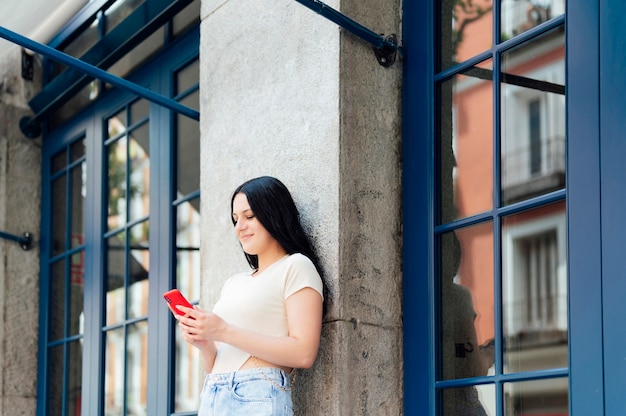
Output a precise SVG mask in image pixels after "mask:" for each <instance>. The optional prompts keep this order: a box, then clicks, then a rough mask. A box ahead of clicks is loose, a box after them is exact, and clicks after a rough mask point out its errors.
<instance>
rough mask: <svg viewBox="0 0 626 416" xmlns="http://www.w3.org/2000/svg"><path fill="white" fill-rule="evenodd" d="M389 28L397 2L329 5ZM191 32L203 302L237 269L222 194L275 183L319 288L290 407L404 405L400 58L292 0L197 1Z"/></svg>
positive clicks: (380, 409)
mask: <svg viewBox="0 0 626 416" xmlns="http://www.w3.org/2000/svg"><path fill="white" fill-rule="evenodd" d="M326 4H328V5H329V6H331V7H333V8H335V9H337V10H341V11H342V12H343V13H344V14H346V15H348V16H350V17H351V18H352V19H354V20H356V21H357V22H359V23H361V24H363V25H364V26H366V27H368V28H370V29H371V30H373V31H374V32H376V33H385V34H389V33H400V2H399V1H397V0H394V1H389V2H382V1H380V0H344V1H342V2H341V4H339V3H338V2H337V1H335V2H327V3H326ZM201 18H202V28H201V49H200V56H201V80H200V82H201V91H202V98H201V133H202V143H201V157H202V171H201V189H202V209H201V212H202V229H203V230H204V232H203V239H202V245H201V247H202V248H201V256H202V273H203V282H202V283H203V291H202V293H203V296H202V301H203V302H202V303H203V306H204V307H207V308H210V307H211V306H212V305H213V303H214V302H215V300H216V299H217V296H218V294H219V289H220V287H221V285H222V283H223V281H224V280H225V279H226V278H227V277H228V276H229V275H231V274H232V273H234V272H237V271H241V270H244V269H245V268H247V267H248V266H247V264H246V263H245V261H244V258H243V255H242V253H241V249H240V247H239V245H238V243H237V241H236V239H235V237H234V235H233V231H232V225H231V223H230V216H229V215H230V213H229V209H230V207H229V202H230V194H231V192H232V190H233V189H234V188H235V187H236V186H237V185H239V184H240V183H241V182H243V181H245V180H247V179H249V178H252V177H255V176H260V175H265V174H268V175H273V176H276V177H278V178H279V179H281V180H282V181H284V182H285V184H286V185H287V187H289V188H290V190H291V191H292V193H293V194H294V198H295V199H296V203H297V204H298V205H299V208H300V210H301V212H302V215H303V219H304V221H305V223H306V225H307V226H308V227H309V229H310V231H311V233H312V235H313V237H314V239H315V242H316V244H317V247H318V249H319V251H320V254H321V257H322V260H323V263H324V266H325V272H326V273H325V279H326V282H327V284H328V286H329V288H330V296H329V299H328V306H329V308H328V311H327V313H326V315H325V319H324V327H323V340H322V349H321V352H320V356H319V358H318V361H317V363H316V365H315V366H314V368H313V369H311V370H308V371H299V372H298V374H297V381H296V391H295V393H294V401H295V406H296V414H298V415H329V414H330V415H398V414H402V389H403V385H402V317H401V312H402V311H401V292H402V291H401V281H402V273H401V210H400V207H401V183H400V175H401V170H400V167H401V126H400V112H401V109H400V101H401V98H400V86H401V72H400V70H401V63H396V64H395V65H394V66H392V67H391V68H384V67H382V66H380V65H379V64H378V63H377V61H376V59H375V57H374V54H373V52H372V50H371V47H370V45H369V44H367V43H365V42H364V41H362V40H361V39H358V38H356V37H354V36H353V35H352V34H349V33H347V32H345V31H344V30H342V29H340V28H339V27H338V26H337V25H335V24H334V23H332V22H330V21H328V20H327V19H325V18H323V17H322V16H319V15H317V14H316V13H315V12H313V11H311V10H309V9H308V8H306V7H304V6H303V5H301V4H299V3H297V2H296V1H294V0H281V1H278V0H268V1H264V2H256V1H251V0H226V1H208V0H205V1H204V2H203V4H202V13H201Z"/></svg>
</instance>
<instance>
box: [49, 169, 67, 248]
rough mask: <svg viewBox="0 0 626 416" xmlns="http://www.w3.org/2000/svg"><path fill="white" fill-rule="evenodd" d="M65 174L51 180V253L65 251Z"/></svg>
mask: <svg viewBox="0 0 626 416" xmlns="http://www.w3.org/2000/svg"><path fill="white" fill-rule="evenodd" d="M66 178H67V177H66V175H61V176H59V177H58V178H56V179H55V180H54V181H53V182H52V192H51V194H52V195H51V196H52V220H51V221H50V223H51V226H52V247H51V248H52V255H53V256H56V255H58V254H60V253H62V252H64V251H65V249H66V248H67V247H66V234H67V230H66V228H67V227H66V225H67V222H66V218H67V183H66Z"/></svg>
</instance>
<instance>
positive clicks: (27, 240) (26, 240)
mask: <svg viewBox="0 0 626 416" xmlns="http://www.w3.org/2000/svg"><path fill="white" fill-rule="evenodd" d="M0 238H4V239H5V240H11V241H15V242H16V243H18V244H19V245H20V247H22V249H23V250H30V249H31V248H32V247H33V235H32V234H31V233H29V232H26V233H24V236H23V237H20V236H17V235H14V234H9V233H5V232H4V231H0Z"/></svg>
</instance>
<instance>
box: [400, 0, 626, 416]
mask: <svg viewBox="0 0 626 416" xmlns="http://www.w3.org/2000/svg"><path fill="white" fill-rule="evenodd" d="M441 3H447V4H448V5H450V4H454V3H455V2H443V1H427V2H422V3H419V4H418V3H415V2H406V3H405V4H404V9H403V12H404V19H403V20H404V21H405V22H406V24H405V25H404V33H403V48H404V50H405V59H404V65H405V67H404V95H403V96H404V104H403V106H404V112H405V113H404V117H403V120H404V130H403V131H404V140H403V143H404V144H403V146H404V148H403V153H404V157H403V181H404V183H403V189H404V200H403V211H404V216H403V221H404V230H405V232H404V235H405V241H404V248H403V250H404V299H405V309H404V314H405V316H404V321H403V322H404V335H405V336H404V350H405V354H404V366H405V395H404V397H405V402H404V404H405V408H404V411H405V413H406V414H431V415H441V414H449V413H444V411H443V406H442V402H441V401H440V397H441V396H440V395H439V393H440V392H441V391H445V389H447V388H454V387H462V386H469V385H492V386H494V389H495V396H496V403H495V409H496V413H495V414H497V415H504V414H518V413H514V412H512V411H511V409H510V408H507V407H506V391H505V390H503V387H502V386H504V385H505V383H506V382H507V381H518V380H520V381H521V380H530V379H533V378H536V379H541V378H547V379H553V378H554V377H557V379H558V378H562V377H565V376H566V377H567V380H568V391H569V398H568V400H569V404H568V407H569V409H568V410H567V411H568V412H571V413H572V414H589V415H591V414H594V415H596V414H597V415H601V414H621V413H623V409H624V401H625V399H624V397H623V394H621V395H620V393H618V391H622V390H620V389H621V387H620V384H621V383H620V382H619V379H620V377H621V376H620V375H619V374H623V372H624V368H623V366H624V361H623V359H622V358H623V353H622V352H618V349H619V348H617V346H619V345H623V344H624V340H623V334H624V331H623V330H622V329H621V328H620V325H619V324H618V322H620V321H621V319H616V318H617V317H618V316H619V317H621V316H622V315H623V312H624V307H623V301H620V300H619V299H623V298H624V294H625V291H626V287H625V285H624V282H623V278H622V277H623V266H622V269H619V265H618V263H620V261H618V259H621V257H623V256H621V257H620V255H619V254H617V251H619V250H620V247H623V246H624V237H623V235H624V233H623V230H624V227H623V226H622V224H623V217H624V216H623V212H624V201H626V198H624V195H623V194H624V191H623V190H624V187H623V186H621V187H620V186H618V184H617V183H616V182H615V181H616V179H618V180H619V178H620V176H621V175H619V174H618V172H619V168H618V164H619V163H620V162H618V160H621V159H622V157H621V155H623V154H624V153H625V151H626V149H624V141H623V140H612V139H611V138H608V139H607V138H606V137H605V134H609V135H612V136H611V137H613V138H617V137H621V133H622V132H623V130H624V125H623V117H621V118H620V117H617V116H616V114H623V109H624V103H623V100H621V101H620V100H619V99H618V98H617V97H618V96H620V95H623V93H624V88H623V87H621V85H623V83H620V82H618V81H617V79H616V78H615V77H616V76H617V73H619V71H620V69H619V68H622V67H623V62H624V52H623V50H622V49H623V48H619V47H618V46H617V45H618V44H620V42H622V41H623V39H624V35H625V32H624V30H623V28H622V27H621V26H620V25H619V24H618V23H617V22H618V21H619V19H620V16H623V15H624V12H626V10H624V6H623V5H622V4H621V3H619V2H616V1H613V0H605V1H601V2H599V3H598V2H596V3H593V2H585V1H583V0H568V1H567V14H566V16H563V17H557V18H554V19H552V20H548V21H547V23H545V22H544V23H543V24H541V25H538V26H536V27H535V28H534V29H531V30H529V31H526V32H520V34H519V35H518V36H517V38H511V39H498V38H497V36H496V37H495V39H496V40H495V41H494V43H493V45H495V46H492V47H489V46H487V47H486V48H484V50H478V51H476V53H475V55H474V56H473V58H471V59H469V61H461V62H459V63H453V64H452V65H449V66H446V65H443V66H442V65H441V57H440V52H441V51H440V48H441V42H442V39H441V35H440V33H439V30H440V29H439V28H440V26H439V21H440V20H439V19H440V18H439V7H440V6H441ZM474 3H477V2H474ZM478 3H480V2H478ZM502 3H504V2H499V3H498V4H497V5H496V6H495V7H494V9H495V11H496V12H499V10H500V9H501V7H500V6H501V5H502ZM520 3H521V2H520ZM618 3H619V4H618ZM499 24H500V23H499V20H498V19H494V25H495V26H494V27H495V29H494V33H497V34H498V36H499V33H501V30H500V29H501V28H500V27H499V26H498V25H499ZM444 26H445V23H444ZM559 26H564V27H565V49H566V51H567V53H566V57H565V75H566V84H564V85H566V88H565V89H564V92H566V104H567V113H566V114H567V118H566V121H565V123H566V124H565V125H566V131H567V153H566V157H565V159H564V161H565V169H566V171H567V187H566V188H561V189H557V190H554V191H551V192H549V193H547V194H543V195H540V196H535V197H530V198H527V199H523V200H521V202H520V201H515V202H513V201H512V203H511V204H510V205H508V204H506V203H502V201H503V200H502V199H501V198H499V197H498V196H497V195H496V197H494V204H493V207H495V208H489V209H477V210H476V212H474V213H473V215H471V216H470V217H461V218H458V219H457V218H452V219H444V220H442V219H441V216H440V214H441V209H440V205H439V204H441V200H442V195H441V194H442V192H443V191H442V188H441V184H440V180H441V179H440V178H441V175H440V173H441V170H440V169H441V163H443V162H442V161H441V159H440V154H441V150H440V147H439V146H440V137H441V130H440V127H439V126H440V123H441V118H440V117H441V116H440V114H439V112H440V106H441V101H440V98H439V94H440V83H441V81H444V82H445V80H448V79H451V78H452V77H454V76H456V74H461V73H463V71H464V70H465V69H466V68H470V67H471V66H475V65H477V64H479V63H481V62H485V60H486V59H489V58H492V59H494V61H492V62H490V65H492V67H494V68H495V69H494V70H493V74H491V75H490V77H491V80H490V81H489V82H492V83H493V88H494V95H493V99H494V105H493V107H492V109H491V110H488V111H493V114H494V119H493V124H492V125H493V126H494V128H493V132H494V133H493V135H494V141H493V142H494V145H493V149H495V150H494V152H493V153H492V154H501V150H502V149H501V148H498V146H500V144H501V142H500V140H499V136H500V135H501V134H503V131H504V130H503V129H505V128H506V126H504V125H503V124H502V123H504V122H503V121H502V120H504V117H502V118H500V116H499V115H498V114H497V113H498V111H500V110H501V109H502V105H501V102H499V101H498V100H500V99H501V95H500V93H499V91H498V89H502V88H503V84H502V81H503V79H502V78H503V77H505V75H503V72H506V71H500V70H499V68H500V67H499V64H500V63H502V62H503V59H506V58H503V54H504V53H506V51H508V50H512V49H509V48H510V47H512V46H514V45H513V43H515V42H519V45H522V44H523V43H525V42H526V41H527V40H530V39H531V38H533V37H535V36H536V35H540V32H541V33H547V31H549V30H553V29H555V28H557V27H559ZM447 27H449V26H447ZM601 28H602V29H601ZM600 46H603V47H600ZM498 60H501V61H500V62H497V61H498ZM464 62H465V63H464ZM464 65H465V66H464ZM600 67H603V68H604V71H603V72H601V71H600ZM482 69H484V68H482ZM601 74H602V76H601ZM483 79H484V78H483ZM605 81H606V82H605ZM616 83H617V84H619V85H620V87H617V88H616ZM601 85H604V87H602V88H601ZM504 88H506V86H505V87H504ZM609 90H610V91H609ZM528 98H529V99H530V100H531V102H532V100H533V99H535V98H533V97H532V94H529V96H528ZM616 109H620V110H616ZM539 113H540V114H544V112H543V111H540V112H539ZM535 114H536V112H535ZM604 120H606V121H608V123H606V121H604ZM526 122H527V123H528V122H529V119H526ZM534 122H535V123H537V122H538V123H539V125H541V120H536V119H535V120H534ZM601 122H602V124H601ZM601 125H602V128H601V127H600V126H601ZM535 128H537V126H535ZM539 130H541V127H539ZM535 132H536V130H535ZM601 154H602V158H601V157H600V156H601ZM601 161H602V163H601ZM504 163H505V162H503V161H502V160H501V159H500V160H497V159H495V158H494V160H493V163H491V164H489V165H490V166H493V167H494V174H493V175H494V177H490V178H488V179H487V180H488V181H491V182H492V183H494V189H495V190H496V191H495V193H496V194H497V193H498V190H500V191H501V189H500V187H499V185H500V183H499V181H500V180H501V177H502V172H501V170H499V169H498V167H501V166H502V164H504ZM535 163H536V165H535V167H538V166H539V165H540V161H536V162H535ZM459 169H460V168H459ZM494 178H495V179H494ZM601 184H602V186H601ZM601 189H602V190H603V191H601ZM501 196H502V195H501ZM559 201H566V204H567V208H566V222H565V225H566V237H565V240H566V249H567V304H568V318H567V323H568V328H567V329H568V333H567V334H568V336H567V338H568V341H567V363H566V366H565V367H557V368H552V369H550V370H547V371H544V370H542V371H538V372H535V371H528V372H526V371H523V372H519V373H517V372H516V373H507V372H503V371H502V370H503V369H504V364H505V363H504V347H505V344H504V343H503V342H502V339H503V337H504V335H505V334H504V333H503V326H502V325H503V321H504V318H503V316H504V313H505V312H504V311H503V303H502V296H503V294H504V290H505V289H504V288H503V285H502V275H503V273H505V269H504V268H503V267H502V266H503V262H505V261H506V258H505V257H504V255H503V254H502V251H501V247H502V244H503V243H504V240H505V237H504V236H503V234H502V232H501V230H502V229H503V228H504V227H505V226H506V223H505V222H504V221H500V219H505V217H506V216H508V215H509V214H510V213H513V212H520V213H521V212H523V211H524V210H526V209H527V208H536V207H540V206H544V205H546V204H547V203H559ZM518 209H520V210H519V211H518ZM618 211H619V212H621V214H618ZM488 217H490V218H488ZM492 220H493V222H492V223H493V224H494V227H495V228H496V231H495V232H493V233H492V235H493V241H492V242H491V244H492V245H493V247H494V250H493V251H492V253H491V256H492V259H493V260H492V263H493V266H492V268H493V270H494V272H493V276H492V278H493V281H494V295H493V298H494V300H495V305H494V314H495V317H494V320H495V322H496V325H495V334H496V341H495V344H496V345H495V348H496V351H497V352H496V357H495V361H496V363H495V367H496V372H495V375H487V376H480V377H470V378H463V377H461V378H455V377H452V378H451V379H450V380H447V379H444V380H442V378H441V356H440V354H441V353H440V350H439V348H441V347H440V342H441V341H440V340H441V336H440V333H439V330H440V326H439V325H440V322H441V316H442V315H441V288H440V283H439V277H438V276H440V275H441V270H442V268H444V267H445V264H444V263H442V252H441V247H442V239H443V240H445V239H446V238H447V236H449V235H450V234H449V233H450V232H452V231H455V230H462V229H465V228H466V227H467V226H472V225H479V224H486V223H491V221H492ZM561 227H562V225H561ZM533 238H534V237H533ZM551 238H552V237H547V240H545V239H544V241H550V239H551ZM529 241H531V240H529ZM534 241H537V240H534ZM444 244H445V243H444ZM546 244H550V243H546ZM532 252H533V251H532V250H531V251H530V252H529V253H532ZM607 253H608V254H607ZM443 256H444V257H445V253H444V254H443ZM528 256H530V257H532V254H529V255H528ZM530 257H529V258H530ZM620 270H621V271H620ZM618 276H620V277H618ZM498 340H499V342H500V343H501V344H500V345H497V344H498ZM458 353H459V354H461V355H462V353H463V351H460V350H459V351H458ZM620 357H622V358H620ZM568 414H569V413H568Z"/></svg>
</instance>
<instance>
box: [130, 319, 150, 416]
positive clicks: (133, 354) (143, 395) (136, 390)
mask: <svg viewBox="0 0 626 416" xmlns="http://www.w3.org/2000/svg"><path fill="white" fill-rule="evenodd" d="M147 391H148V322H147V321H141V322H137V323H136V324H133V325H130V326H129V327H128V345H127V350H126V406H127V408H126V414H128V415H137V416H141V415H146V414H147V413H146V410H147V405H146V403H147Z"/></svg>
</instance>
